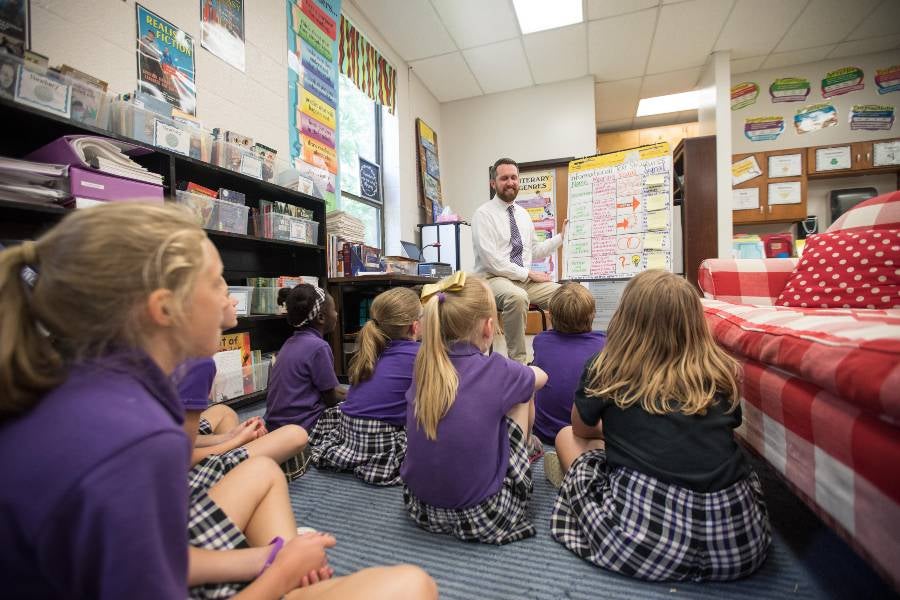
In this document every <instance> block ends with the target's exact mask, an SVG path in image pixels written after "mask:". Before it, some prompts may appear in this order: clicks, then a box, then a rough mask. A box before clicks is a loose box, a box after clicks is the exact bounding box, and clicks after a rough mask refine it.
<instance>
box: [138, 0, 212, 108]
mask: <svg viewBox="0 0 900 600" xmlns="http://www.w3.org/2000/svg"><path fill="white" fill-rule="evenodd" d="M135 7H136V8H137V35H138V40H137V58H138V90H139V91H141V92H144V93H147V94H149V95H151V96H154V97H156V98H159V99H160V100H164V101H166V102H168V103H169V104H171V105H172V106H174V107H176V108H178V109H180V110H182V111H184V112H186V113H188V114H189V115H196V114H197V88H196V86H195V85H194V40H193V38H192V37H191V36H189V35H188V34H186V33H185V32H184V31H183V30H181V29H179V28H177V27H175V26H174V25H172V24H171V23H169V22H168V21H166V20H165V19H163V18H162V17H160V16H158V15H156V14H154V13H152V12H150V11H149V10H147V9H146V8H144V7H143V6H141V5H140V4H136V5H135Z"/></svg>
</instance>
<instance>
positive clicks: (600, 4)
mask: <svg viewBox="0 0 900 600" xmlns="http://www.w3.org/2000/svg"><path fill="white" fill-rule="evenodd" d="M657 4H659V0H587V17H588V19H589V20H591V21H593V20H594V19H605V18H607V17H615V16H618V15H624V14H625V13H630V12H635V11H638V10H644V9H645V8H652V7H654V6H656V5H657Z"/></svg>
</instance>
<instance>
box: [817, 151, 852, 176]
mask: <svg viewBox="0 0 900 600" xmlns="http://www.w3.org/2000/svg"><path fill="white" fill-rule="evenodd" d="M851 166H852V165H851V163H850V146H838V147H836V148H817V149H816V171H839V170H842V169H849V168H851Z"/></svg>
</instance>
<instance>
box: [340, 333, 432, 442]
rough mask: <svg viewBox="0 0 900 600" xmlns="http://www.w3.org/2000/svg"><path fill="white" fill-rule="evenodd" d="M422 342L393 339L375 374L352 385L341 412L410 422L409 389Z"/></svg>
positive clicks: (369, 417)
mask: <svg viewBox="0 0 900 600" xmlns="http://www.w3.org/2000/svg"><path fill="white" fill-rule="evenodd" d="M418 351H419V342H414V341H412V340H391V341H389V342H388V343H387V346H386V347H385V349H384V352H382V353H381V356H379V357H378V362H376V363H375V372H374V373H373V374H372V377H371V378H369V379H367V380H365V381H363V382H361V383H358V384H356V385H354V386H351V387H350V390H349V391H348V392H347V399H346V400H345V401H344V403H343V404H341V412H343V413H344V414H345V415H347V416H348V417H357V418H361V419H378V420H379V421H384V422H386V423H390V424H391V425H396V426H398V427H403V426H404V425H406V390H408V389H409V386H410V384H411V383H412V376H413V367H414V366H415V362H416V353H417V352H418Z"/></svg>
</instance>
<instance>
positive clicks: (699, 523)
mask: <svg viewBox="0 0 900 600" xmlns="http://www.w3.org/2000/svg"><path fill="white" fill-rule="evenodd" d="M550 533H551V535H552V536H553V538H554V539H555V540H556V541H557V542H559V543H560V544H562V545H563V546H565V547H566V548H568V549H569V550H571V551H572V552H574V553H575V554H577V555H578V556H580V557H581V558H583V559H585V560H588V561H590V562H592V563H594V564H595V565H597V566H599V567H603V568H604V569H609V570H610V571H616V572H617V573H621V574H623V575H628V576H629V577H636V578H639V579H649V580H652V581H659V580H677V581H686V580H689V581H707V580H720V581H724V580H731V579H738V578H740V577H744V576H746V575H749V574H750V573H752V572H753V571H755V570H756V569H757V568H759V566H760V565H762V563H763V561H764V560H765V558H766V552H767V550H768V548H769V543H770V542H771V541H772V537H771V533H770V530H769V517H768V512H767V510H766V505H765V502H764V501H763V495H762V487H761V486H760V483H759V479H758V478H757V476H756V473H751V474H750V477H748V478H747V479H743V480H741V481H738V482H737V483H735V484H733V485H731V486H729V487H727V488H725V489H724V490H720V491H718V492H713V493H708V494H706V493H700V492H694V491H691V490H689V489H686V488H683V487H680V486H676V485H672V484H668V483H664V482H662V481H659V480H658V479H656V478H654V477H650V476H647V475H644V474H642V473H639V472H637V471H634V470H631V469H625V468H610V467H609V465H608V464H607V463H606V454H605V453H604V452H603V451H602V450H592V451H590V452H587V453H585V454H582V455H581V456H579V457H578V458H577V459H576V460H575V462H574V463H572V467H571V468H570V469H569V471H568V472H567V473H566V476H565V478H564V479H563V482H562V486H561V487H560V490H559V496H557V498H556V504H555V505H554V507H553V513H552V515H551V517H550Z"/></svg>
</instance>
